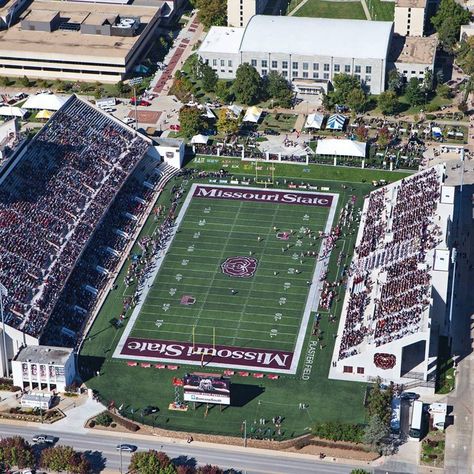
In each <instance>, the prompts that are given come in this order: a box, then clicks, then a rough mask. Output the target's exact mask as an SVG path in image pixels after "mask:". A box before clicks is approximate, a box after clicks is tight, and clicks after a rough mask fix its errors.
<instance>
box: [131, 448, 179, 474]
mask: <svg viewBox="0 0 474 474" xmlns="http://www.w3.org/2000/svg"><path fill="white" fill-rule="evenodd" d="M128 469H129V471H130V472H133V473H137V474H172V473H175V472H176V468H175V467H174V466H173V464H172V463H171V460H170V458H169V457H168V456H167V455H166V454H165V453H163V452H161V451H156V450H154V449H150V450H149V451H139V452H136V453H133V455H132V458H131V460H130V465H129V467H128Z"/></svg>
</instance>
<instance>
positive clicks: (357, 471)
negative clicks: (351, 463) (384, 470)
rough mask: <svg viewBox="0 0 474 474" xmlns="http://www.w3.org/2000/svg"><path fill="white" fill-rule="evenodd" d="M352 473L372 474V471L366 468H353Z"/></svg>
mask: <svg viewBox="0 0 474 474" xmlns="http://www.w3.org/2000/svg"><path fill="white" fill-rule="evenodd" d="M351 474H370V472H369V471H366V470H365V469H352V471H351Z"/></svg>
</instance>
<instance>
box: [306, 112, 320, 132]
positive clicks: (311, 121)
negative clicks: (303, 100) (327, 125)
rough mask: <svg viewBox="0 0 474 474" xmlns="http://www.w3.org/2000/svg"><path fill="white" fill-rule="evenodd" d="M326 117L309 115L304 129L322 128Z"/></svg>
mask: <svg viewBox="0 0 474 474" xmlns="http://www.w3.org/2000/svg"><path fill="white" fill-rule="evenodd" d="M323 120H324V115H323V114H309V115H308V118H307V119H306V123H305V125H304V128H318V129H319V128H321V125H322V124H323Z"/></svg>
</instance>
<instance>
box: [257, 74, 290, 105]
mask: <svg viewBox="0 0 474 474" xmlns="http://www.w3.org/2000/svg"><path fill="white" fill-rule="evenodd" d="M263 89H264V92H265V95H266V96H267V97H268V98H271V99H274V100H275V101H276V102H277V103H276V104H274V105H278V106H280V107H290V106H291V99H292V98H293V91H292V89H291V85H290V83H289V82H288V81H287V80H286V79H285V78H284V77H283V76H282V75H281V74H280V73H278V72H277V71H270V72H269V74H268V75H267V76H266V77H265V78H264V80H263Z"/></svg>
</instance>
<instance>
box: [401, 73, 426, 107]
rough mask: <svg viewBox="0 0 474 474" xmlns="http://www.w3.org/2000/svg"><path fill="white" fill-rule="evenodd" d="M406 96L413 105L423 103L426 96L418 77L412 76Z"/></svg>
mask: <svg viewBox="0 0 474 474" xmlns="http://www.w3.org/2000/svg"><path fill="white" fill-rule="evenodd" d="M405 96H406V98H407V101H408V103H409V104H410V105H411V106H416V105H421V104H422V103H423V102H424V100H425V98H424V94H423V91H422V90H421V88H420V82H419V80H418V79H417V78H416V77H412V78H411V79H410V81H409V82H408V85H407V87H406V90H405Z"/></svg>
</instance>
